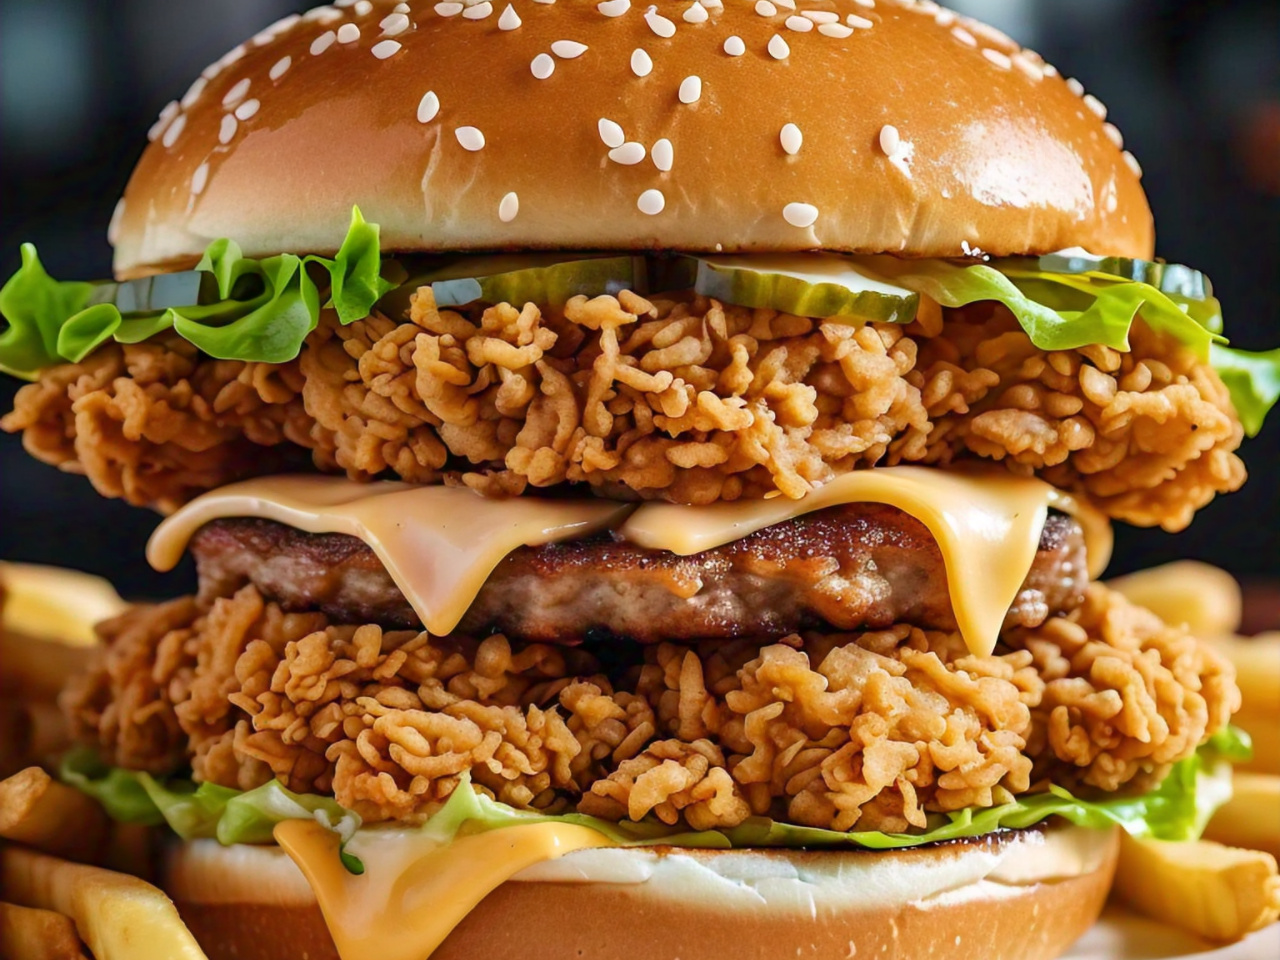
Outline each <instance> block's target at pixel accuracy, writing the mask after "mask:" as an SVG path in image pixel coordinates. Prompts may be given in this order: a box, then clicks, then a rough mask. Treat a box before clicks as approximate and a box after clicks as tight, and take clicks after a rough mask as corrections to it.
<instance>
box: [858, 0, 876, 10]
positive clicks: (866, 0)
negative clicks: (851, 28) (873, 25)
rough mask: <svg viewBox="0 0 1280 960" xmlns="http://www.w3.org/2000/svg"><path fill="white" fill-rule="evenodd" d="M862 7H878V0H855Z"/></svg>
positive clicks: (871, 8) (870, 8) (869, 8)
mask: <svg viewBox="0 0 1280 960" xmlns="http://www.w3.org/2000/svg"><path fill="white" fill-rule="evenodd" d="M853 2H854V3H856V4H857V5H858V6H860V7H866V8H867V9H868V10H874V9H875V8H876V0H853Z"/></svg>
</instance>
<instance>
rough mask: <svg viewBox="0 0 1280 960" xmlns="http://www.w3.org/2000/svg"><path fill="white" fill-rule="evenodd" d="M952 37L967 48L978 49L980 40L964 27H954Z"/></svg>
mask: <svg viewBox="0 0 1280 960" xmlns="http://www.w3.org/2000/svg"><path fill="white" fill-rule="evenodd" d="M951 35H952V36H953V37H955V38H956V39H957V40H959V41H960V42H961V43H963V44H964V45H965V46H966V47H976V46H977V45H978V38H977V37H975V36H974V35H973V34H972V33H970V32H969V31H968V30H966V29H965V28H964V27H952V28H951Z"/></svg>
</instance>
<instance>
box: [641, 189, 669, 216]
mask: <svg viewBox="0 0 1280 960" xmlns="http://www.w3.org/2000/svg"><path fill="white" fill-rule="evenodd" d="M666 205H667V198H666V197H664V196H663V195H662V191H661V190H646V191H645V192H644V193H642V194H640V199H639V200H637V201H636V206H637V207H639V208H640V212H641V213H646V214H648V215H649V216H651V217H656V216H657V215H658V214H660V213H661V212H662V211H663V209H664V208H665V207H666Z"/></svg>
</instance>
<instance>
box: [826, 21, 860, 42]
mask: <svg viewBox="0 0 1280 960" xmlns="http://www.w3.org/2000/svg"><path fill="white" fill-rule="evenodd" d="M818 32H819V33H820V34H822V35H823V36H824V37H835V38H836V39H837V40H843V39H844V38H845V37H851V36H853V27H846V26H845V25H844V24H843V23H820V24H818Z"/></svg>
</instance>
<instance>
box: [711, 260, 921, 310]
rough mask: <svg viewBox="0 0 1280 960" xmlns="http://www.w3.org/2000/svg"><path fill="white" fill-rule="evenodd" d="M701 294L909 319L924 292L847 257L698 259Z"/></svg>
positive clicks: (743, 302)
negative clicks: (890, 280) (885, 277)
mask: <svg viewBox="0 0 1280 960" xmlns="http://www.w3.org/2000/svg"><path fill="white" fill-rule="evenodd" d="M697 262H698V275H697V279H696V280H695V283H694V288H695V289H696V290H697V291H698V293H700V294H702V295H704V296H708V297H713V298H715V299H716V300H721V301H723V302H725V303H732V304H735V305H737V306H740V307H751V308H767V309H770V310H778V311H780V312H782V313H790V314H795V315H796V316H801V317H823V318H830V319H835V320H839V319H848V320H851V321H872V322H878V323H910V322H911V321H912V320H914V319H915V316H916V310H917V309H918V308H919V306H920V296H919V294H916V293H913V292H911V291H910V290H907V289H906V288H904V287H898V286H895V285H893V284H891V283H887V282H886V281H884V280H882V279H880V278H878V277H875V276H873V275H872V274H870V273H868V272H865V271H863V270H862V269H860V268H859V267H858V266H857V265H856V264H854V263H853V262H852V261H850V260H849V259H848V258H846V257H840V256H834V255H827V254H795V255H791V256H777V257H769V256H759V255H753V256H732V257H715V258H710V257H699V258H697Z"/></svg>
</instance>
